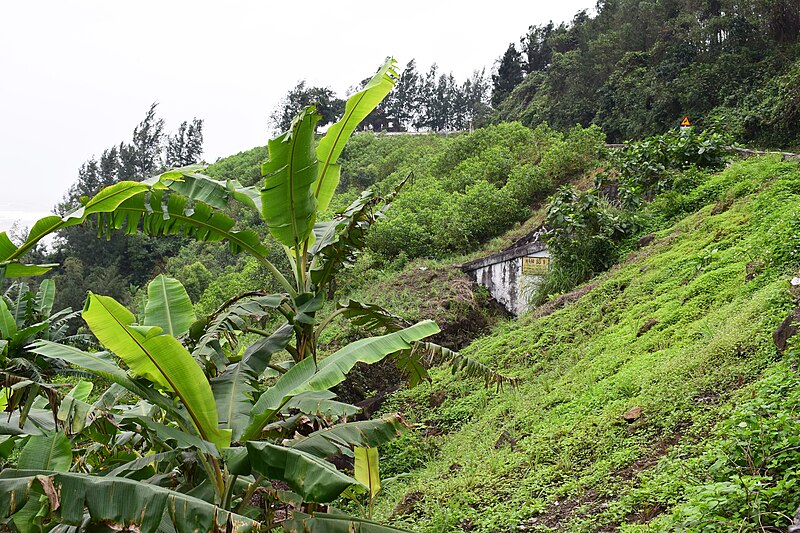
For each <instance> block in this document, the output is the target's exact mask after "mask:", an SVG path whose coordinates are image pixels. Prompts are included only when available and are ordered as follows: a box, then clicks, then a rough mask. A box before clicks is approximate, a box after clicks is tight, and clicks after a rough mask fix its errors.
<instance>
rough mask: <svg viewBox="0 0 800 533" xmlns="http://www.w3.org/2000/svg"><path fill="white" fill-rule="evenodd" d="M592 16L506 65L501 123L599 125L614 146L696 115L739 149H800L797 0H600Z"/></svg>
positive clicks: (499, 99)
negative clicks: (742, 144)
mask: <svg viewBox="0 0 800 533" xmlns="http://www.w3.org/2000/svg"><path fill="white" fill-rule="evenodd" d="M597 6H598V7H597V14H596V15H595V16H593V17H590V16H588V15H587V13H586V12H585V11H584V12H581V13H578V15H576V16H575V18H574V19H573V21H572V22H571V23H569V24H562V25H560V26H555V25H553V24H552V23H551V24H549V25H543V26H538V27H537V26H534V27H531V29H530V31H529V33H528V34H527V35H525V36H523V38H522V40H521V42H520V44H519V45H513V43H512V45H513V46H511V47H510V48H509V49H508V50H507V51H506V53H505V54H504V55H503V56H502V58H501V59H500V64H499V69H498V73H497V75H496V76H495V78H494V96H493V102H494V104H495V106H496V108H497V109H498V111H499V118H500V119H502V120H521V121H522V122H523V123H524V124H527V125H536V124H538V123H540V122H543V121H547V122H548V123H549V124H550V125H551V126H553V127H555V128H557V129H562V130H563V129H566V128H569V127H572V126H573V125H575V124H576V123H580V124H582V125H584V126H588V125H589V124H597V125H599V126H600V127H601V128H602V129H603V131H604V132H605V133H606V135H607V136H608V138H609V140H610V141H611V142H622V141H623V140H627V139H634V138H642V137H645V136H647V135H651V134H654V133H660V132H663V131H665V130H667V129H669V128H671V127H675V126H677V124H678V121H680V120H681V118H682V117H683V116H684V115H688V116H689V117H690V118H691V119H692V120H694V121H695V123H696V124H697V125H699V126H701V127H710V126H715V127H719V128H722V129H724V130H727V131H728V132H730V133H732V134H734V136H735V137H736V138H737V139H738V140H739V141H741V142H746V143H751V144H755V145H761V146H773V147H791V146H798V145H800V120H798V119H799V118H800V105H798V102H800V61H798V58H800V46H798V44H799V42H800V3H798V2H797V1H796V0H769V1H767V0H704V1H700V2H697V1H693V0H655V1H651V2H640V1H638V0H601V1H600V2H598V4H597Z"/></svg>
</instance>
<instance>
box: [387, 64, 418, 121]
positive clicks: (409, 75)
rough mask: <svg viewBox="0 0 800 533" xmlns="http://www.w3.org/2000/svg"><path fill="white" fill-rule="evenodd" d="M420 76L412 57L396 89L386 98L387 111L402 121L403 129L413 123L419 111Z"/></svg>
mask: <svg viewBox="0 0 800 533" xmlns="http://www.w3.org/2000/svg"><path fill="white" fill-rule="evenodd" d="M419 85H420V77H419V73H418V72H417V65H416V62H415V61H414V60H413V59H412V60H411V61H409V62H408V64H407V65H406V68H404V69H403V72H402V73H401V74H400V79H399V80H398V81H397V85H395V87H394V90H393V91H392V92H391V94H390V95H389V97H388V98H387V99H386V110H387V113H388V114H389V115H390V116H391V117H393V118H395V119H396V120H397V121H399V122H400V126H401V128H403V129H407V128H408V127H409V126H411V125H412V123H413V121H414V119H415V118H416V115H417V113H418V105H419V96H420V95H419V90H420V87H419Z"/></svg>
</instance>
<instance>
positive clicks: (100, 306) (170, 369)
mask: <svg viewBox="0 0 800 533" xmlns="http://www.w3.org/2000/svg"><path fill="white" fill-rule="evenodd" d="M83 318H84V320H85V321H86V323H87V324H88V325H89V328H90V329H91V330H92V333H94V335H95V336H96V337H97V339H98V340H99V341H100V342H101V343H102V344H103V345H104V346H105V347H106V348H108V349H109V350H111V351H112V352H114V353H116V354H117V355H118V356H119V357H120V358H121V359H122V360H123V361H125V363H127V365H128V366H129V367H130V369H131V370H132V371H133V372H135V373H136V374H138V375H140V376H142V377H145V378H147V379H149V380H150V381H152V382H153V383H155V384H157V385H159V386H161V387H162V388H164V389H166V390H167V391H171V392H174V393H175V395H176V396H177V397H178V399H179V400H180V402H181V403H182V404H183V406H184V407H185V408H186V411H187V413H188V414H189V417H190V418H191V420H192V423H193V424H194V426H195V428H197V430H198V432H199V433H200V436H201V437H202V438H203V439H204V440H207V441H209V442H213V443H214V444H216V445H217V446H220V447H224V446H228V444H229V443H230V431H222V430H220V429H219V427H218V418H217V410H216V407H215V405H214V395H213V393H212V392H211V386H210V385H209V383H208V381H207V380H206V377H205V375H204V374H203V371H202V370H201V369H200V367H199V366H198V365H197V363H196V362H195V360H194V358H192V356H191V354H189V352H187V351H186V349H185V348H184V347H183V346H182V345H181V343H180V342H178V341H177V339H175V338H174V337H172V336H169V335H159V334H157V333H158V332H157V330H154V329H153V328H151V329H150V331H149V332H148V333H147V334H143V333H142V332H141V331H139V330H137V328H134V327H133V321H134V316H133V314H132V313H131V312H130V311H128V310H127V309H126V308H125V307H123V306H122V305H120V304H119V303H117V302H116V301H115V300H114V299H113V298H109V297H107V296H98V295H95V294H92V293H89V298H88V299H87V301H86V307H85V308H84V310H83Z"/></svg>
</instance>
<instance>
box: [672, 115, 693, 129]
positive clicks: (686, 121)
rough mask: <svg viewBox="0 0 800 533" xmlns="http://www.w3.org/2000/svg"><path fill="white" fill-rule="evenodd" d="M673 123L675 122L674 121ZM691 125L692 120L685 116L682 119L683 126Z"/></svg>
mask: <svg viewBox="0 0 800 533" xmlns="http://www.w3.org/2000/svg"><path fill="white" fill-rule="evenodd" d="M673 124H674V122H673ZM691 125H692V121H691V120H689V117H683V120H681V128H688V127H689V126H691Z"/></svg>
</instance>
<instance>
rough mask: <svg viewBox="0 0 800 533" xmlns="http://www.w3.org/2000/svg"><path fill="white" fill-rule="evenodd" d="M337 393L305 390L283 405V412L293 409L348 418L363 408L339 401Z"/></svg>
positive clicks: (312, 413) (317, 414)
mask: <svg viewBox="0 0 800 533" xmlns="http://www.w3.org/2000/svg"><path fill="white" fill-rule="evenodd" d="M335 397H336V395H335V394H334V393H332V392H330V391H318V392H317V391H315V392H303V393H301V394H298V395H297V396H295V397H294V398H292V399H291V400H289V401H288V402H286V405H284V406H283V409H282V412H284V413H287V412H290V411H292V410H297V411H300V412H301V413H303V414H307V415H316V416H321V417H325V418H330V419H340V418H346V417H350V416H353V415H356V414H358V413H359V412H360V411H361V409H360V408H358V407H356V406H355V405H350V404H349V403H343V402H337V401H335V400H334V399H333V398H335Z"/></svg>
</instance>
